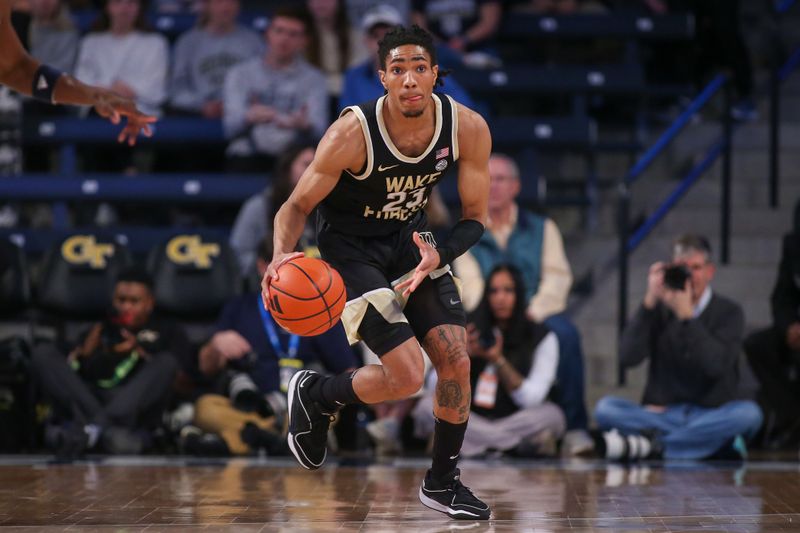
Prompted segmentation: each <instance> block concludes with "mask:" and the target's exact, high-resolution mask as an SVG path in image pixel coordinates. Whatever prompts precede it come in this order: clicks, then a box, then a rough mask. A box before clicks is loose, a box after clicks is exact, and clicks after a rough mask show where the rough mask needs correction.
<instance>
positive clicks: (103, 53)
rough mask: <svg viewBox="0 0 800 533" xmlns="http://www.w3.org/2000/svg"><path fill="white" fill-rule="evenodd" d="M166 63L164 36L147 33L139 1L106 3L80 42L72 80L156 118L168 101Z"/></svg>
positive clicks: (109, 1)
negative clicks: (130, 102)
mask: <svg viewBox="0 0 800 533" xmlns="http://www.w3.org/2000/svg"><path fill="white" fill-rule="evenodd" d="M168 58H169V47H168V45H167V40H166V39H165V38H164V36H162V35H160V34H157V33H152V32H148V31H147V30H146V24H145V20H144V8H143V6H142V3H141V1H140V0H108V2H107V3H106V4H105V8H104V9H103V11H102V13H101V14H100V17H99V19H98V20H97V22H96V23H95V25H94V27H93V31H92V32H91V33H89V34H88V35H86V36H85V37H84V38H83V40H82V41H81V47H80V52H79V54H78V61H77V64H76V66H75V75H76V76H77V77H78V78H80V79H81V80H83V81H84V82H86V83H89V84H92V85H100V86H101V87H106V88H109V89H111V90H113V91H115V92H117V93H119V94H121V95H122V96H125V97H128V98H131V99H134V100H135V101H136V103H137V104H138V105H139V107H140V108H141V109H142V110H143V111H144V112H146V113H149V114H151V115H158V114H160V112H161V105H162V104H163V103H164V101H165V100H166V97H167V68H168Z"/></svg>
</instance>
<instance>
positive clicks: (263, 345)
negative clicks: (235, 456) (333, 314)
mask: <svg viewBox="0 0 800 533" xmlns="http://www.w3.org/2000/svg"><path fill="white" fill-rule="evenodd" d="M271 259H272V234H271V233H270V234H269V235H267V236H266V237H265V238H264V239H262V240H261V243H260V245H259V249H258V259H257V261H256V268H257V269H258V275H259V279H261V277H263V275H264V272H265V271H266V269H267V265H268V264H269V261H270V260H271ZM315 363H321V364H322V365H323V366H324V367H325V369H326V370H328V371H330V372H332V373H336V374H338V373H341V372H345V371H346V370H348V369H351V368H357V367H358V366H360V363H359V362H358V360H357V359H356V356H355V354H354V353H353V351H352V349H351V348H350V346H349V344H348V343H347V338H346V337H345V334H344V329H343V328H342V326H341V324H337V325H336V326H335V327H334V328H332V329H330V330H328V331H327V332H325V333H323V334H321V335H317V336H314V337H299V336H297V335H290V334H289V333H287V332H286V331H284V330H283V329H282V328H280V327H278V326H277V325H276V324H275V322H274V321H273V319H272V317H271V316H270V315H269V312H268V311H267V310H265V309H264V304H263V302H262V300H261V293H260V291H258V292H250V293H248V294H244V295H242V296H237V297H235V298H234V299H233V300H231V301H230V302H228V303H227V304H226V305H225V307H224V309H223V310H222V313H221V314H220V316H219V319H218V320H217V325H216V333H215V334H214V335H213V337H211V339H210V340H209V341H208V342H207V343H206V344H204V345H203V347H202V348H201V349H200V355H199V364H200V370H201V372H203V373H204V374H205V375H206V376H208V377H217V378H221V379H222V380H223V382H225V385H224V387H223V388H224V389H225V390H226V392H227V395H228V396H229V397H230V401H227V400H225V399H224V398H222V399H221V398H220V397H219V396H217V397H214V396H212V397H210V398H208V397H201V398H200V399H199V400H198V404H197V414H196V416H195V422H196V423H197V424H198V425H199V426H200V429H202V430H203V431H206V432H212V433H217V434H220V435H221V436H222V439H223V440H224V442H225V445H226V446H227V448H228V450H229V451H230V452H231V453H249V452H250V451H252V450H253V449H257V448H259V447H264V448H266V449H267V452H268V453H270V452H271V453H280V451H281V450H283V449H285V442H284V441H283V440H282V439H281V441H280V443H278V442H276V440H275V439H274V438H273V437H274V435H275V432H276V431H277V432H280V431H281V430H280V428H281V427H282V424H280V423H278V424H277V425H276V424H275V420H276V418H272V419H270V417H277V419H278V420H280V419H281V418H282V417H283V416H284V415H285V410H286V397H285V394H286V390H287V386H288V383H289V379H291V377H292V375H293V374H294V372H296V371H298V370H301V369H302V368H304V367H306V366H308V365H310V364H315ZM209 410H210V412H209ZM235 411H251V412H254V413H256V414H257V415H258V416H259V417H260V418H259V419H255V418H250V419H249V420H248V419H246V418H244V417H243V416H242V415H241V413H235ZM243 422H244V423H243ZM209 441H210V439H206V442H209ZM190 447H191V444H190Z"/></svg>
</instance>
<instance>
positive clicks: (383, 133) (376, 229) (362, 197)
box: [319, 94, 458, 236]
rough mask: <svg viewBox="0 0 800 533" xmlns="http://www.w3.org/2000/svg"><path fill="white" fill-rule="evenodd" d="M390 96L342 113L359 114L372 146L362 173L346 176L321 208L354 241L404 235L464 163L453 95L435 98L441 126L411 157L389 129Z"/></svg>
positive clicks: (322, 214)
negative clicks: (441, 184) (386, 104)
mask: <svg viewBox="0 0 800 533" xmlns="http://www.w3.org/2000/svg"><path fill="white" fill-rule="evenodd" d="M385 100H386V97H385V96H382V97H380V98H378V99H377V100H372V101H370V102H367V103H364V104H360V105H358V106H350V107H347V108H345V109H344V110H342V113H341V115H340V116H342V115H344V114H345V113H355V114H356V116H357V117H358V120H359V122H360V123H361V129H362V131H363V133H364V139H365V141H366V146H367V161H366V163H365V165H364V168H363V169H362V171H361V172H360V173H358V174H353V173H351V172H349V171H344V172H342V175H341V177H340V178H339V182H338V183H337V184H336V187H334V188H333V190H332V191H331V193H330V194H329V195H328V196H327V197H326V198H325V199H324V200H323V201H322V203H320V206H319V215H320V217H321V219H322V222H323V223H328V224H330V225H331V227H332V228H333V229H335V230H338V231H341V232H345V233H351V234H354V235H364V236H372V235H386V234H388V233H391V232H393V231H396V230H398V229H399V228H401V227H402V226H404V225H405V224H407V223H408V222H409V221H411V220H412V219H414V218H415V215H416V214H417V213H418V212H419V211H420V210H421V209H422V208H423V207H425V204H426V203H427V202H428V196H429V195H430V192H431V190H432V188H433V186H434V185H435V184H436V183H437V182H438V181H439V180H440V179H441V177H442V175H443V173H444V172H445V170H447V168H449V167H450V166H451V165H453V163H454V162H455V161H456V160H457V159H458V111H457V109H456V103H455V101H454V100H453V99H452V98H450V97H449V96H447V95H444V94H442V95H439V94H433V103H434V106H435V116H436V125H435V129H434V134H433V138H432V139H431V142H430V144H429V145H428V147H427V148H426V149H425V151H424V152H423V153H422V154H420V155H419V156H417V157H408V156H405V155H403V154H401V153H400V150H398V149H397V147H395V145H394V143H393V142H392V140H391V138H390V137H389V132H388V131H387V129H386V126H385V125H384V123H383V113H382V111H383V105H384V102H385Z"/></svg>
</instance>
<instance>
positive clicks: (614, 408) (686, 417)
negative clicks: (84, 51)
mask: <svg viewBox="0 0 800 533" xmlns="http://www.w3.org/2000/svg"><path fill="white" fill-rule="evenodd" d="M594 418H595V421H596V422H597V425H598V427H600V428H601V429H603V430H609V429H618V430H619V431H620V433H624V434H628V433H639V432H641V431H643V430H655V431H656V432H658V433H659V435H660V436H659V440H660V441H661V443H662V444H663V445H664V458H665V459H704V458H706V457H710V456H711V455H713V454H714V453H715V452H716V451H718V450H720V449H721V448H722V447H723V446H726V445H728V444H729V443H730V442H731V440H732V439H734V438H735V437H736V436H737V435H741V436H742V437H744V438H745V439H750V438H752V437H753V436H754V435H755V434H756V432H757V431H758V429H759V428H760V427H761V421H762V419H763V415H762V414H761V408H760V407H758V404H756V403H755V402H752V401H749V400H737V401H732V402H727V403H724V404H722V405H720V406H719V407H714V408H709V407H699V406H697V405H692V404H688V403H683V404H674V405H669V406H667V408H666V410H665V411H664V412H661V413H657V412H653V411H649V410H647V409H645V408H644V407H643V406H642V405H640V404H638V403H634V402H631V401H630V400H625V399H624V398H617V397H615V396H604V397H603V398H600V401H598V402H597V407H595V411H594Z"/></svg>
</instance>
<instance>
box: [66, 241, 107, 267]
mask: <svg viewBox="0 0 800 533" xmlns="http://www.w3.org/2000/svg"><path fill="white" fill-rule="evenodd" d="M112 255H114V245H113V244H111V243H101V242H97V241H96V240H95V238H94V235H73V236H72V237H70V238H69V239H67V240H65V241H64V243H63V244H62V245H61V256H62V257H63V258H64V260H65V261H66V262H67V263H70V264H73V265H85V264H88V265H89V268H93V269H97V270H99V269H103V268H105V267H106V263H107V261H106V260H107V259H108V258H109V257H111V256H112Z"/></svg>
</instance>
